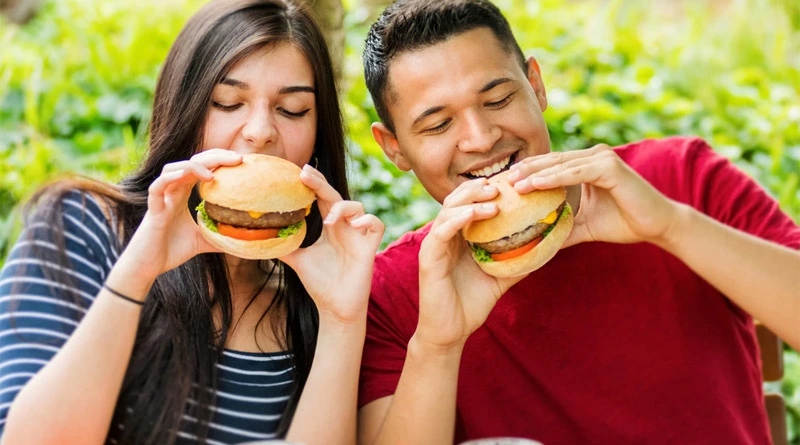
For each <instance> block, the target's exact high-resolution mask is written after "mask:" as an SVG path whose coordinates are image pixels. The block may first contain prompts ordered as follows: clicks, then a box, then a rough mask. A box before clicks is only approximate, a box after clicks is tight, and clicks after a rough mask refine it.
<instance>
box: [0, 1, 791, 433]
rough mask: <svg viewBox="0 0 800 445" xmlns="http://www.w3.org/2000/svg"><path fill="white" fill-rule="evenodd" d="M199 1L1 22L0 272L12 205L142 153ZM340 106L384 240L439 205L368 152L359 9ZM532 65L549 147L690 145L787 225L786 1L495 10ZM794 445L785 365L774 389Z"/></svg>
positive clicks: (83, 7) (120, 167)
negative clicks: (662, 141)
mask: <svg viewBox="0 0 800 445" xmlns="http://www.w3.org/2000/svg"><path fill="white" fill-rule="evenodd" d="M203 3H204V1H203V0H138V1H136V2H121V1H113V2H89V1H84V0H58V1H55V0H50V1H48V2H46V5H45V8H44V10H43V11H42V13H41V14H40V15H39V16H38V18H37V19H36V20H35V21H34V22H32V23H30V24H28V25H26V26H24V27H16V26H12V25H9V24H8V23H5V22H3V21H2V19H0V264H2V261H3V259H4V258H5V257H6V255H7V254H8V250H9V248H10V246H11V245H12V243H13V241H14V240H15V239H16V237H17V236H18V234H19V230H20V209H21V203H22V202H24V200H25V198H26V197H28V196H29V195H30V194H31V193H32V192H33V191H34V190H35V189H37V188H38V187H40V186H41V185H42V184H43V183H45V182H46V181H49V180H51V179H53V178H56V177H59V176H60V175H63V174H64V173H65V172H73V173H80V174H85V175H89V176H92V177H95V178H101V179H106V180H110V181H116V180H119V179H120V178H121V177H122V176H123V175H124V174H125V172H127V171H129V170H131V169H132V167H133V166H134V165H136V163H137V162H138V160H139V159H140V158H141V156H142V155H143V153H144V151H145V148H146V130H147V121H148V117H149V113H150V107H151V101H152V94H153V90H154V87H155V80H156V77H157V75H158V69H159V66H160V63H161V62H162V61H163V59H164V58H165V55H166V52H167V50H168V49H169V45H170V44H171V42H172V40H173V39H174V37H175V35H177V33H178V31H179V29H180V27H181V26H182V24H183V23H184V22H185V20H186V18H187V17H188V16H189V15H191V13H193V12H194V11H195V10H196V9H197V8H198V7H199V6H200V5H202V4H203ZM344 3H345V6H346V8H347V9H348V13H347V15H346V18H345V20H346V25H347V35H346V38H347V47H346V54H345V78H344V79H343V80H342V82H343V91H344V92H345V94H344V97H343V102H344V110H345V113H346V118H347V123H348V125H349V129H350V133H349V136H350V151H351V155H352V156H351V165H350V167H351V175H350V177H351V183H352V186H353V190H354V192H355V196H356V197H357V198H358V199H360V200H362V201H363V202H364V203H365V205H366V207H367V209H368V211H370V212H372V213H375V214H377V215H378V216H380V217H381V218H382V219H383V220H384V222H385V223H386V224H387V235H386V239H385V241H386V242H388V241H390V240H392V239H394V238H396V237H397V236H399V235H400V234H402V233H403V232H405V231H407V230H409V229H412V228H415V227H418V226H419V225H421V224H423V223H424V222H426V221H428V220H429V219H430V218H431V217H432V215H434V214H435V212H436V210H437V208H438V205H437V204H436V203H434V202H432V200H430V198H428V197H427V195H426V194H425V192H424V190H423V189H422V188H421V186H420V185H419V184H418V183H417V182H416V181H415V180H414V178H413V176H412V175H408V174H404V173H401V172H399V171H398V170H397V169H395V168H394V167H393V166H391V165H390V164H389V163H388V162H387V161H386V160H385V158H384V157H383V156H382V154H381V152H380V149H379V148H378V147H377V146H376V145H375V144H374V142H373V141H372V138H371V135H370V132H369V124H370V123H371V122H373V121H375V120H377V116H376V115H375V112H374V109H373V107H372V104H371V101H370V99H369V95H368V94H367V91H366V88H365V86H364V83H363V80H362V79H361V66H360V58H359V57H360V52H361V48H362V47H363V39H364V36H365V34H366V30H367V26H368V24H369V14H368V12H366V11H367V10H366V9H365V8H361V7H359V5H358V4H357V3H356V0H350V1H347V0H346V1H345V2H344ZM497 3H498V4H499V5H500V6H501V8H503V10H504V11H505V12H507V15H508V17H509V19H510V21H511V23H512V27H513V28H514V29H515V30H516V32H517V36H518V38H519V40H520V43H521V45H522V47H523V50H525V51H526V53H528V54H531V55H535V56H536V57H537V58H538V59H539V62H540V64H541V65H542V69H543V77H544V80H545V83H546V85H547V87H548V98H549V100H550V108H549V110H548V111H547V112H546V113H545V117H546V119H547V124H548V127H549V129H550V132H551V138H552V143H553V147H554V148H555V149H557V150H572V149H580V148H584V147H587V146H591V145H593V144H596V143H600V142H604V143H608V144H611V145H616V144H622V143H625V142H629V141H635V140H638V139H642V138H647V137H661V136H667V135H676V134H684V135H698V136H701V137H703V138H705V139H706V140H708V141H709V142H710V143H711V145H712V146H714V147H715V149H716V150H718V151H719V152H720V153H722V154H723V155H725V156H727V157H728V158H730V159H732V160H733V161H734V162H736V163H737V164H738V165H739V166H740V167H741V168H742V169H744V170H745V171H746V172H747V173H748V174H750V175H751V176H753V177H754V178H756V180H758V181H759V182H760V183H761V184H762V185H763V186H764V187H765V188H766V189H767V190H768V191H769V192H770V193H771V194H772V195H773V196H775V197H776V199H778V200H779V202H780V204H781V207H782V208H783V209H784V210H785V211H786V212H787V213H789V214H790V215H791V216H792V217H793V218H794V219H795V220H796V221H797V220H800V191H798V183H799V182H800V3H798V2H796V1H795V0H738V1H733V0H730V1H724V0H706V1H696V2H691V1H679V2H675V1H662V2H637V1H633V0H629V1H624V0H604V1H599V0H598V1H575V0H573V1H570V0H539V1H519V0H518V1H512V0H499V1H498V2H497ZM773 386H778V388H773V389H780V390H781V391H782V392H783V394H784V396H785V397H786V399H787V402H788V405H789V413H788V415H787V419H788V420H789V430H790V431H789V434H790V438H791V440H792V443H795V444H800V358H798V355H797V354H796V353H795V352H794V351H788V350H787V354H786V377H785V378H784V381H783V382H782V383H780V384H778V385H773Z"/></svg>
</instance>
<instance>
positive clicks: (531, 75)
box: [527, 56, 547, 111]
mask: <svg viewBox="0 0 800 445" xmlns="http://www.w3.org/2000/svg"><path fill="white" fill-rule="evenodd" d="M527 66H528V73H527V74H528V82H530V84H531V87H533V92H534V93H535V94H536V99H538V101H539V108H540V109H541V110H542V111H544V110H546V109H547V91H546V90H545V88H544V81H542V69H541V68H540V67H539V62H538V61H536V58H535V57H533V56H531V57H528V60H527Z"/></svg>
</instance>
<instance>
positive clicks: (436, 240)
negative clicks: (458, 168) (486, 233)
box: [415, 179, 523, 350]
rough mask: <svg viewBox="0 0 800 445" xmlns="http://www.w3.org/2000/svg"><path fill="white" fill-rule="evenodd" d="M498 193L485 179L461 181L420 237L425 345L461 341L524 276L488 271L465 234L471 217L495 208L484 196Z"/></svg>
mask: <svg viewBox="0 0 800 445" xmlns="http://www.w3.org/2000/svg"><path fill="white" fill-rule="evenodd" d="M497 193H498V190H497V187H496V186H494V185H490V184H488V182H487V180H486V179H476V180H473V181H469V182H465V183H463V184H461V185H460V186H459V187H458V188H456V189H455V190H454V191H453V192H452V193H451V194H450V195H449V196H448V197H447V198H446V199H445V200H444V203H442V209H441V211H440V212H439V215H438V216H437V217H436V219H435V220H434V221H433V225H432V227H431V230H430V233H429V234H428V236H427V237H426V238H425V240H424V241H423V242H422V246H421V248H420V252H419V290H420V292H419V294H420V296H419V300H420V301H419V310H420V316H419V324H418V325H417V331H416V333H415V337H416V341H417V342H418V343H419V344H420V346H421V347H423V348H439V349H442V350H446V349H448V348H450V347H453V346H456V347H458V346H462V345H463V344H464V342H466V339H467V338H468V337H469V335H470V334H472V333H473V332H474V331H475V330H476V329H478V328H479V327H480V326H481V325H482V324H483V323H484V322H485V321H486V318H487V317H488V316H489V313H490V312H491V311H492V309H493V308H494V306H495V304H496V303H497V300H499V299H500V297H501V296H502V295H503V294H504V293H505V292H506V291H507V290H508V289H509V288H510V287H511V286H513V285H514V284H515V283H517V282H518V281H519V280H521V279H522V278H523V277H516V278H505V279H499V278H495V277H493V276H490V275H487V274H486V273H485V272H484V271H483V270H481V268H480V267H478V265H477V264H476V263H475V261H474V260H473V259H472V253H471V251H470V249H469V247H468V246H467V244H466V242H465V241H464V239H463V238H462V237H461V229H462V228H463V227H464V226H465V225H466V224H467V223H469V222H470V221H474V220H480V219H487V218H491V217H492V216H494V215H495V214H497V211H498V209H497V204H494V203H486V202H485V201H487V200H490V199H492V198H494V197H495V196H497Z"/></svg>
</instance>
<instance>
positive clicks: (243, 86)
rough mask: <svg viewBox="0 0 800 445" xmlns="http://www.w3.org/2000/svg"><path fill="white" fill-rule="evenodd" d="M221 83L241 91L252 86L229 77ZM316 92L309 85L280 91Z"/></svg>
mask: <svg viewBox="0 0 800 445" xmlns="http://www.w3.org/2000/svg"><path fill="white" fill-rule="evenodd" d="M219 83H221V84H223V85H230V86H232V87H236V88H239V89H241V90H249V89H250V85H248V84H247V83H246V82H242V81H241V80H236V79H231V78H229V77H225V78H223V79H222V80H221V81H220V82H219ZM316 92H317V91H316V90H315V89H314V87H310V86H307V85H293V86H290V87H283V88H281V89H280V91H279V93H280V94H292V93H311V94H316Z"/></svg>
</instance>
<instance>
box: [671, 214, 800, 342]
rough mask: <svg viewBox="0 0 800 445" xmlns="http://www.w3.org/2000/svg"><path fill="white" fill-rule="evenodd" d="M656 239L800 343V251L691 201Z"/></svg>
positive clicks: (777, 330) (780, 332) (769, 324)
mask: <svg viewBox="0 0 800 445" xmlns="http://www.w3.org/2000/svg"><path fill="white" fill-rule="evenodd" d="M678 215H679V216H678V217H677V219H676V224H674V225H673V226H672V227H671V229H670V231H669V232H667V234H666V235H665V236H664V237H663V238H662V239H660V240H659V241H658V242H657V243H656V244H657V245H659V247H661V248H663V249H664V250H666V251H667V252H669V253H671V254H673V255H675V256H676V257H678V258H679V259H680V260H681V261H683V262H684V263H686V265H687V266H689V268H691V269H692V270H693V271H694V272H695V273H697V274H698V275H700V276H701V277H703V279H704V280H706V281H708V282H709V283H710V284H711V285H712V286H714V287H715V288H717V289H718V290H719V291H720V292H722V293H723V294H725V295H726V296H727V297H728V298H730V299H731V300H732V301H733V302H734V303H736V304H737V305H739V307H741V308H742V309H744V310H745V311H747V312H748V313H749V314H751V315H752V316H753V317H755V318H757V319H758V320H760V321H761V322H762V323H764V324H765V325H766V326H767V327H769V328H770V329H771V330H772V331H774V332H775V334H777V335H778V336H779V337H781V338H782V339H783V340H785V341H786V343H788V344H789V345H791V346H792V347H793V348H795V349H798V348H800V323H799V322H798V321H800V252H798V251H795V250H791V249H789V248H787V247H784V246H781V245H778V244H775V243H771V242H769V241H765V240H762V239H760V238H758V237H755V236H753V235H750V234H747V233H744V232H742V231H739V230H736V229H734V228H731V227H728V226H726V225H724V224H722V223H720V222H718V221H716V220H714V219H712V218H710V217H708V216H706V215H703V214H702V213H700V212H698V211H697V210H694V209H693V208H691V207H688V206H682V208H681V209H680V210H679V211H678Z"/></svg>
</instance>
